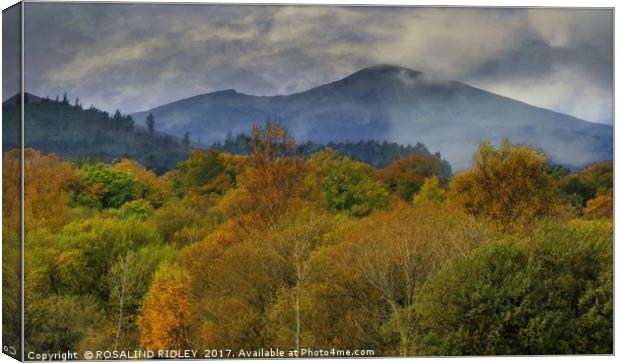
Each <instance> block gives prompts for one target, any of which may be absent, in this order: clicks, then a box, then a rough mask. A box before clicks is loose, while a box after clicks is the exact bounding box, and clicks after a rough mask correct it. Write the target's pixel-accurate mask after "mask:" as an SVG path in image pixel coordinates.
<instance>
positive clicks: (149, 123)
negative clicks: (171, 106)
mask: <svg viewBox="0 0 620 363" xmlns="http://www.w3.org/2000/svg"><path fill="white" fill-rule="evenodd" d="M146 127H148V128H149V133H150V134H151V135H153V134H154V133H155V116H153V114H152V113H149V115H148V116H146Z"/></svg>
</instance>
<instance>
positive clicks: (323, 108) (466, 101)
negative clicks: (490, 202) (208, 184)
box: [132, 65, 613, 170]
mask: <svg viewBox="0 0 620 363" xmlns="http://www.w3.org/2000/svg"><path fill="white" fill-rule="evenodd" d="M149 112H152V113H153V115H154V116H155V119H156V122H157V127H158V129H161V130H162V131H164V132H168V133H171V134H173V135H176V136H179V137H180V136H182V135H183V134H185V132H190V133H191V135H192V139H194V140H198V139H200V140H201V142H203V143H207V144H208V143H213V142H217V141H221V140H224V138H225V136H226V135H227V134H228V133H230V132H232V133H233V134H240V133H244V132H245V133H247V132H248V131H249V130H250V128H251V125H252V123H254V122H262V121H264V120H266V119H274V118H275V119H278V120H280V121H281V122H282V123H283V124H284V125H285V126H286V127H288V128H289V129H290V130H291V131H292V133H293V135H294V136H295V137H296V138H297V139H298V140H299V141H300V142H304V141H312V142H316V143H320V144H326V143H329V142H344V141H348V140H349V141H359V140H371V139H376V140H386V141H389V142H397V143H399V144H403V145H409V144H415V143H416V142H422V143H424V144H425V145H426V146H427V147H428V148H429V150H431V151H433V152H436V151H441V153H442V155H443V157H444V158H445V159H447V160H448V161H449V162H450V163H451V164H452V166H453V167H454V168H455V169H457V170H458V169H463V168H465V167H467V166H468V165H469V164H470V162H471V155H472V153H473V151H474V150H475V148H476V146H477V145H478V144H479V143H480V142H481V141H491V142H493V143H499V142H501V141H502V140H503V139H505V138H507V139H509V140H510V141H511V142H513V143H522V144H526V145H529V146H532V147H535V148H538V149H542V150H543V151H544V152H545V153H547V154H548V155H549V156H550V158H551V160H552V161H553V162H555V163H559V164H562V165H565V166H568V167H580V166H583V165H586V164H588V163H591V162H593V161H597V160H610V159H611V158H612V153H613V152H612V148H613V143H612V128H611V127H610V126H609V125H601V124H595V123H591V122H587V121H584V120H581V119H578V118H575V117H572V116H569V115H565V114H561V113H557V112H553V111H550V110H546V109H543V108H539V107H534V106H531V105H528V104H525V103H523V102H519V101H515V100H513V99H509V98H506V97H502V96H499V95H496V94H493V93H490V92H486V91H484V90H481V89H478V88H475V87H471V86H469V85H467V84H464V83H460V82H454V81H436V80H433V79H430V78H429V77H427V76H425V75H424V74H423V73H420V72H417V71H413V70H410V69H406V68H402V67H395V66H387V65H382V66H374V67H369V68H366V69H363V70H360V71H358V72H356V73H354V74H352V75H350V76H348V77H346V78H343V79H341V80H338V81H335V82H332V83H329V84H325V85H322V86H319V87H315V88H312V89H310V90H308V91H305V92H301V93H296V94H292V95H288V96H269V97H259V96H252V95H247V94H242V93H239V92H237V91H235V90H225V91H219V92H213V93H208V94H203V95H198V96H195V97H191V98H187V99H183V100H180V101H177V102H173V103H170V104H167V105H163V106H159V107H156V108H153V109H151V110H147V111H144V112H138V113H135V114H132V116H133V117H134V119H135V120H136V121H137V122H140V123H143V122H144V119H145V118H146V115H147V114H148V113H149Z"/></svg>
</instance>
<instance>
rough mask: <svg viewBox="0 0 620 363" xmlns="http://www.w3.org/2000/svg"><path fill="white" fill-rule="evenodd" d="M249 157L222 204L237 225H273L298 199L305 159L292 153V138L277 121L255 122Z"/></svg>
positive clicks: (304, 171)
mask: <svg viewBox="0 0 620 363" xmlns="http://www.w3.org/2000/svg"><path fill="white" fill-rule="evenodd" d="M249 146H250V151H251V154H250V158H249V159H248V161H247V163H246V165H245V166H244V169H243V171H242V172H241V173H240V174H239V177H238V184H239V188H237V189H236V190H235V191H234V192H233V193H229V195H227V196H226V198H225V199H224V200H223V203H222V206H223V208H224V210H226V211H227V213H228V215H229V216H230V217H232V218H233V219H234V220H235V221H236V222H237V223H238V225H239V227H240V228H242V229H244V230H248V229H249V228H253V227H254V226H257V227H261V226H263V227H267V228H271V229H273V228H276V227H277V224H278V222H279V220H280V218H281V217H282V216H283V215H284V214H285V213H286V212H287V211H288V210H289V209H290V208H291V207H292V206H293V205H295V203H296V202H298V201H299V200H300V198H301V194H302V189H303V180H304V176H305V174H306V172H307V171H306V167H305V162H304V161H303V160H302V159H300V158H298V157H294V156H289V157H286V155H288V154H289V153H290V152H292V151H293V149H294V139H293V138H292V136H290V134H289V133H288V131H287V130H286V129H285V128H283V127H281V126H279V125H278V124H277V123H273V122H268V123H267V124H266V125H265V126H264V127H260V126H258V125H254V127H253V129H252V138H251V140H250V142H249Z"/></svg>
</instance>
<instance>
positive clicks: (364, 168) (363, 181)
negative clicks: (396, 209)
mask: <svg viewBox="0 0 620 363" xmlns="http://www.w3.org/2000/svg"><path fill="white" fill-rule="evenodd" d="M311 162H312V163H314V164H315V169H316V171H315V173H316V174H315V175H316V178H318V183H319V184H320V186H321V190H322V193H323V196H324V198H325V202H326V205H327V207H328V208H329V209H330V210H331V211H333V212H345V213H351V215H353V216H356V217H363V216H366V215H368V214H370V213H371V212H372V211H373V210H375V209H380V208H383V207H385V206H386V205H387V204H388V199H389V192H388V190H387V187H386V186H385V184H383V183H382V182H381V181H379V180H377V178H376V175H375V171H374V169H373V168H372V167H370V166H369V165H367V164H364V163H360V162H358V161H354V160H351V159H350V158H349V157H347V156H344V155H339V154H337V153H336V152H335V151H333V150H331V149H326V150H323V151H321V152H319V153H317V154H315V155H314V156H313V157H312V159H311Z"/></svg>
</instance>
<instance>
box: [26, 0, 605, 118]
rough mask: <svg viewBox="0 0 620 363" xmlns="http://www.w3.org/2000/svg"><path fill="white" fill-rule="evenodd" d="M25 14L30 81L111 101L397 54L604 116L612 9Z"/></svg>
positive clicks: (282, 82) (315, 74)
mask: <svg viewBox="0 0 620 363" xmlns="http://www.w3.org/2000/svg"><path fill="white" fill-rule="evenodd" d="M26 14H27V17H26V36H27V39H28V41H27V49H26V67H27V75H28V77H27V90H29V91H31V92H33V93H35V94H41V95H48V94H49V95H50V96H53V95H54V94H61V93H62V92H64V91H67V92H68V93H69V94H70V95H72V96H73V97H75V96H78V97H80V99H82V100H83V102H84V103H85V104H91V103H92V104H95V105H96V106H98V107H102V108H104V109H107V110H113V109H115V108H120V109H121V110H122V111H123V112H133V111H138V110H142V109H146V108H150V107H153V106H157V105H160V104H163V103H167V102H171V101H174V100H177V99H180V98H183V97H189V96H193V95H195V94H200V93H206V92H211V91H215V90H218V89H224V88H235V89H237V91H239V92H245V93H250V94H257V95H273V94H288V93H293V92H299V91H304V90H306V89H308V88H311V87H314V86H317V85H320V84H322V83H326V82H330V81H333V80H336V79H338V78H341V77H344V76H346V75H348V74H349V73H352V72H354V71H356V70H358V69H360V68H362V67H365V66H370V65H373V64H377V63H392V64H397V65H401V66H404V67H409V68H413V69H417V70H419V71H423V72H425V73H427V74H429V75H431V76H436V77H441V78H447V79H455V80H460V81H464V82H467V83H471V84H473V85H476V86H480V87H484V88H486V89H488V90H490V91H492V92H498V93H500V94H501V93H503V94H505V95H506V96H509V97H513V98H516V99H520V100H523V101H526V102H530V103H533V104H536V105H539V106H542V107H549V108H553V109H555V110H558V111H561V112H567V113H571V114H574V115H576V116H578V117H584V118H588V119H589V120H591V121H596V122H607V123H609V122H611V109H612V108H611V102H609V99H611V92H612V51H611V49H612V48H611V47H612V18H611V11H610V10H569V9H544V10H543V9H531V10H527V9H475V8H467V9H457V8H414V7H410V8H405V7H335V6H333V7H327V6H296V7H294V6H250V5H237V6H224V5H180V4H179V5H162V4H86V5H85V4H68V3H55V4H51V3H28V4H27V12H26ZM584 97H586V99H588V100H589V101H590V102H589V104H588V105H584V106H583V107H582V108H581V109H580V108H579V107H577V106H576V105H579V104H580V101H581V100H582V99H583V98H584Z"/></svg>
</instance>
